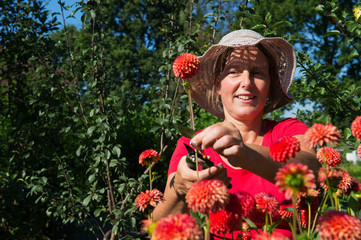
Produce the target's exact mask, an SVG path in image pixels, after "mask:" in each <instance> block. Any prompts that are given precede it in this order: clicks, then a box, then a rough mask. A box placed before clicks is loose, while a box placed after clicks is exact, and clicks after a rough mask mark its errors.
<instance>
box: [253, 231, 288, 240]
mask: <svg viewBox="0 0 361 240" xmlns="http://www.w3.org/2000/svg"><path fill="white" fill-rule="evenodd" d="M254 239H255V240H289V238H288V237H287V236H285V235H283V234H282V233H279V232H276V231H275V232H261V234H257V235H256V236H254Z"/></svg>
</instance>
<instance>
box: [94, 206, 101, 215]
mask: <svg viewBox="0 0 361 240" xmlns="http://www.w3.org/2000/svg"><path fill="white" fill-rule="evenodd" d="M101 212H102V210H101V209H100V208H98V209H96V210H95V211H94V217H99V215H100V213H101Z"/></svg>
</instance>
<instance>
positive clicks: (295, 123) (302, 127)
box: [272, 118, 308, 141]
mask: <svg viewBox="0 0 361 240" xmlns="http://www.w3.org/2000/svg"><path fill="white" fill-rule="evenodd" d="M307 129H308V126H307V125H306V124H305V123H303V122H301V121H300V120H298V119H297V118H286V119H285V120H283V121H281V122H279V123H278V124H276V126H275V127H274V128H273V130H272V140H273V141H277V140H278V139H280V138H281V137H283V136H296V135H303V134H305V132H306V131H307Z"/></svg>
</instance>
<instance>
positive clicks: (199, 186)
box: [186, 179, 229, 214]
mask: <svg viewBox="0 0 361 240" xmlns="http://www.w3.org/2000/svg"><path fill="white" fill-rule="evenodd" d="M186 202H187V204H188V207H189V208H191V209H192V210H193V212H196V211H199V212H200V213H203V214H207V213H208V212H209V211H212V212H216V211H219V210H222V209H224V208H225V207H226V205H227V204H228V202H229V192H228V190H227V187H226V185H225V184H224V183H223V182H222V181H220V180H218V179H212V180H203V181H199V182H195V183H193V184H192V186H191V188H190V189H189V191H188V193H187V195H186Z"/></svg>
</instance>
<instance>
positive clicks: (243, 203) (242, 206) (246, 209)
mask: <svg viewBox="0 0 361 240" xmlns="http://www.w3.org/2000/svg"><path fill="white" fill-rule="evenodd" d="M234 194H235V195H236V196H237V201H238V203H237V208H236V209H237V210H234V211H237V214H239V215H241V216H242V217H244V218H251V215H252V213H253V212H254V210H255V209H256V202H255V200H254V197H252V195H250V194H249V193H246V192H241V191H239V192H235V193H234Z"/></svg>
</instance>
